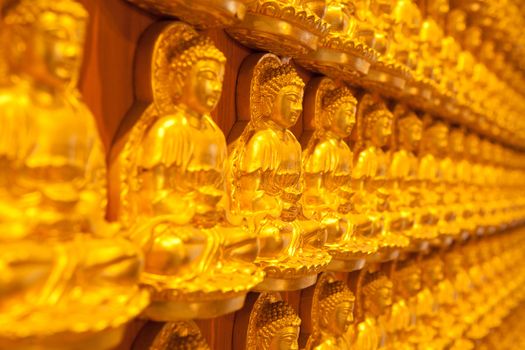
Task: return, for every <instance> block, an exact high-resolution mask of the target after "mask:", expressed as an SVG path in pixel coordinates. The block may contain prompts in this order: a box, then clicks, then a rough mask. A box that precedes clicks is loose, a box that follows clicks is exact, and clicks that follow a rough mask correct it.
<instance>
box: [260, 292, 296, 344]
mask: <svg viewBox="0 0 525 350" xmlns="http://www.w3.org/2000/svg"><path fill="white" fill-rule="evenodd" d="M300 325H301V319H300V318H299V317H298V316H297V314H296V313H295V311H294V309H293V308H292V307H291V306H290V305H288V304H287V303H285V302H284V301H282V300H277V301H269V302H266V303H265V304H264V305H263V306H262V307H261V309H260V310H259V312H258V315H257V320H256V329H257V335H256V337H257V339H256V349H257V350H297V349H299V345H298V343H297V342H298V337H299V326H300Z"/></svg>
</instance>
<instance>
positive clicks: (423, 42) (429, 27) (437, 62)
mask: <svg viewBox="0 0 525 350" xmlns="http://www.w3.org/2000/svg"><path fill="white" fill-rule="evenodd" d="M443 37H444V33H443V29H442V28H440V27H439V25H438V24H437V23H436V21H435V20H434V19H433V18H432V17H427V18H425V20H424V21H423V23H422V25H421V30H420V32H419V41H420V45H419V57H420V59H419V61H418V67H417V69H416V71H417V74H418V76H420V77H423V78H422V79H424V81H425V84H427V85H430V86H431V87H432V97H431V104H430V106H431V107H439V106H440V104H441V98H442V95H443V92H442V91H441V80H442V77H443V72H442V62H441V55H442V50H443V49H442V44H443Z"/></svg>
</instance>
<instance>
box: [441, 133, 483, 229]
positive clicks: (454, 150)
mask: <svg viewBox="0 0 525 350" xmlns="http://www.w3.org/2000/svg"><path fill="white" fill-rule="evenodd" d="M448 144H449V146H450V147H449V154H450V159H451V161H452V164H453V165H452V166H453V173H454V177H453V178H454V181H451V182H450V183H449V188H451V191H450V192H449V195H452V196H454V198H453V199H454V201H453V202H451V203H449V204H448V205H449V206H450V207H451V209H452V210H454V212H455V213H456V222H457V225H458V227H459V228H460V230H461V232H462V233H465V234H467V235H468V234H473V233H475V231H476V223H475V222H473V220H471V217H472V215H473V214H474V213H473V210H474V209H473V208H472V204H473V203H472V193H471V192H470V187H469V186H470V184H471V180H472V173H471V172H472V166H471V164H470V163H469V161H468V160H467V158H466V156H465V154H466V150H465V147H466V131H465V130H464V129H463V128H460V127H456V128H452V129H451V131H450V133H449V142H448Z"/></svg>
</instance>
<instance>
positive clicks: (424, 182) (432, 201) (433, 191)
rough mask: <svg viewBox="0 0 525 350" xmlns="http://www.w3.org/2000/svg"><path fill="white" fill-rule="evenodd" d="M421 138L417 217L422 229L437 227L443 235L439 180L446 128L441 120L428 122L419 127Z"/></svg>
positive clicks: (446, 142)
mask: <svg viewBox="0 0 525 350" xmlns="http://www.w3.org/2000/svg"><path fill="white" fill-rule="evenodd" d="M422 139H423V140H424V142H423V143H422V144H421V150H420V154H419V157H420V159H419V179H420V181H421V186H422V189H421V194H422V196H421V207H422V208H424V209H423V210H424V212H423V213H422V215H420V217H419V222H418V223H417V224H416V225H420V226H421V227H422V229H428V230H437V233H438V234H443V235H444V236H445V238H446V236H448V231H446V228H447V226H446V225H445V223H446V222H444V218H445V216H444V215H443V214H444V211H445V209H446V208H444V207H443V196H444V193H446V189H445V188H444V186H443V184H442V181H443V180H442V178H443V176H444V175H443V174H442V172H441V170H447V169H446V168H445V162H443V163H442V162H441V160H443V159H444V158H445V154H446V151H447V146H448V128H447V126H446V124H444V123H443V122H441V121H434V122H432V121H431V122H430V124H429V125H427V127H425V128H424V130H423V138H422Z"/></svg>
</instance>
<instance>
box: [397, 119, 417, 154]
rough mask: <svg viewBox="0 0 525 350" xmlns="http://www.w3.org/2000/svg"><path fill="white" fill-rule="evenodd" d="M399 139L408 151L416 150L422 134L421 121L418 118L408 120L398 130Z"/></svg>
mask: <svg viewBox="0 0 525 350" xmlns="http://www.w3.org/2000/svg"><path fill="white" fill-rule="evenodd" d="M399 133H400V134H399V136H400V141H401V143H402V145H403V147H405V148H406V149H408V150H409V151H413V150H416V149H417V148H418V147H419V143H420V142H421V137H422V136H423V123H422V122H421V120H419V119H418V118H414V119H413V120H410V122H409V123H407V124H404V125H403V127H402V128H401V129H400V130H399Z"/></svg>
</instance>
